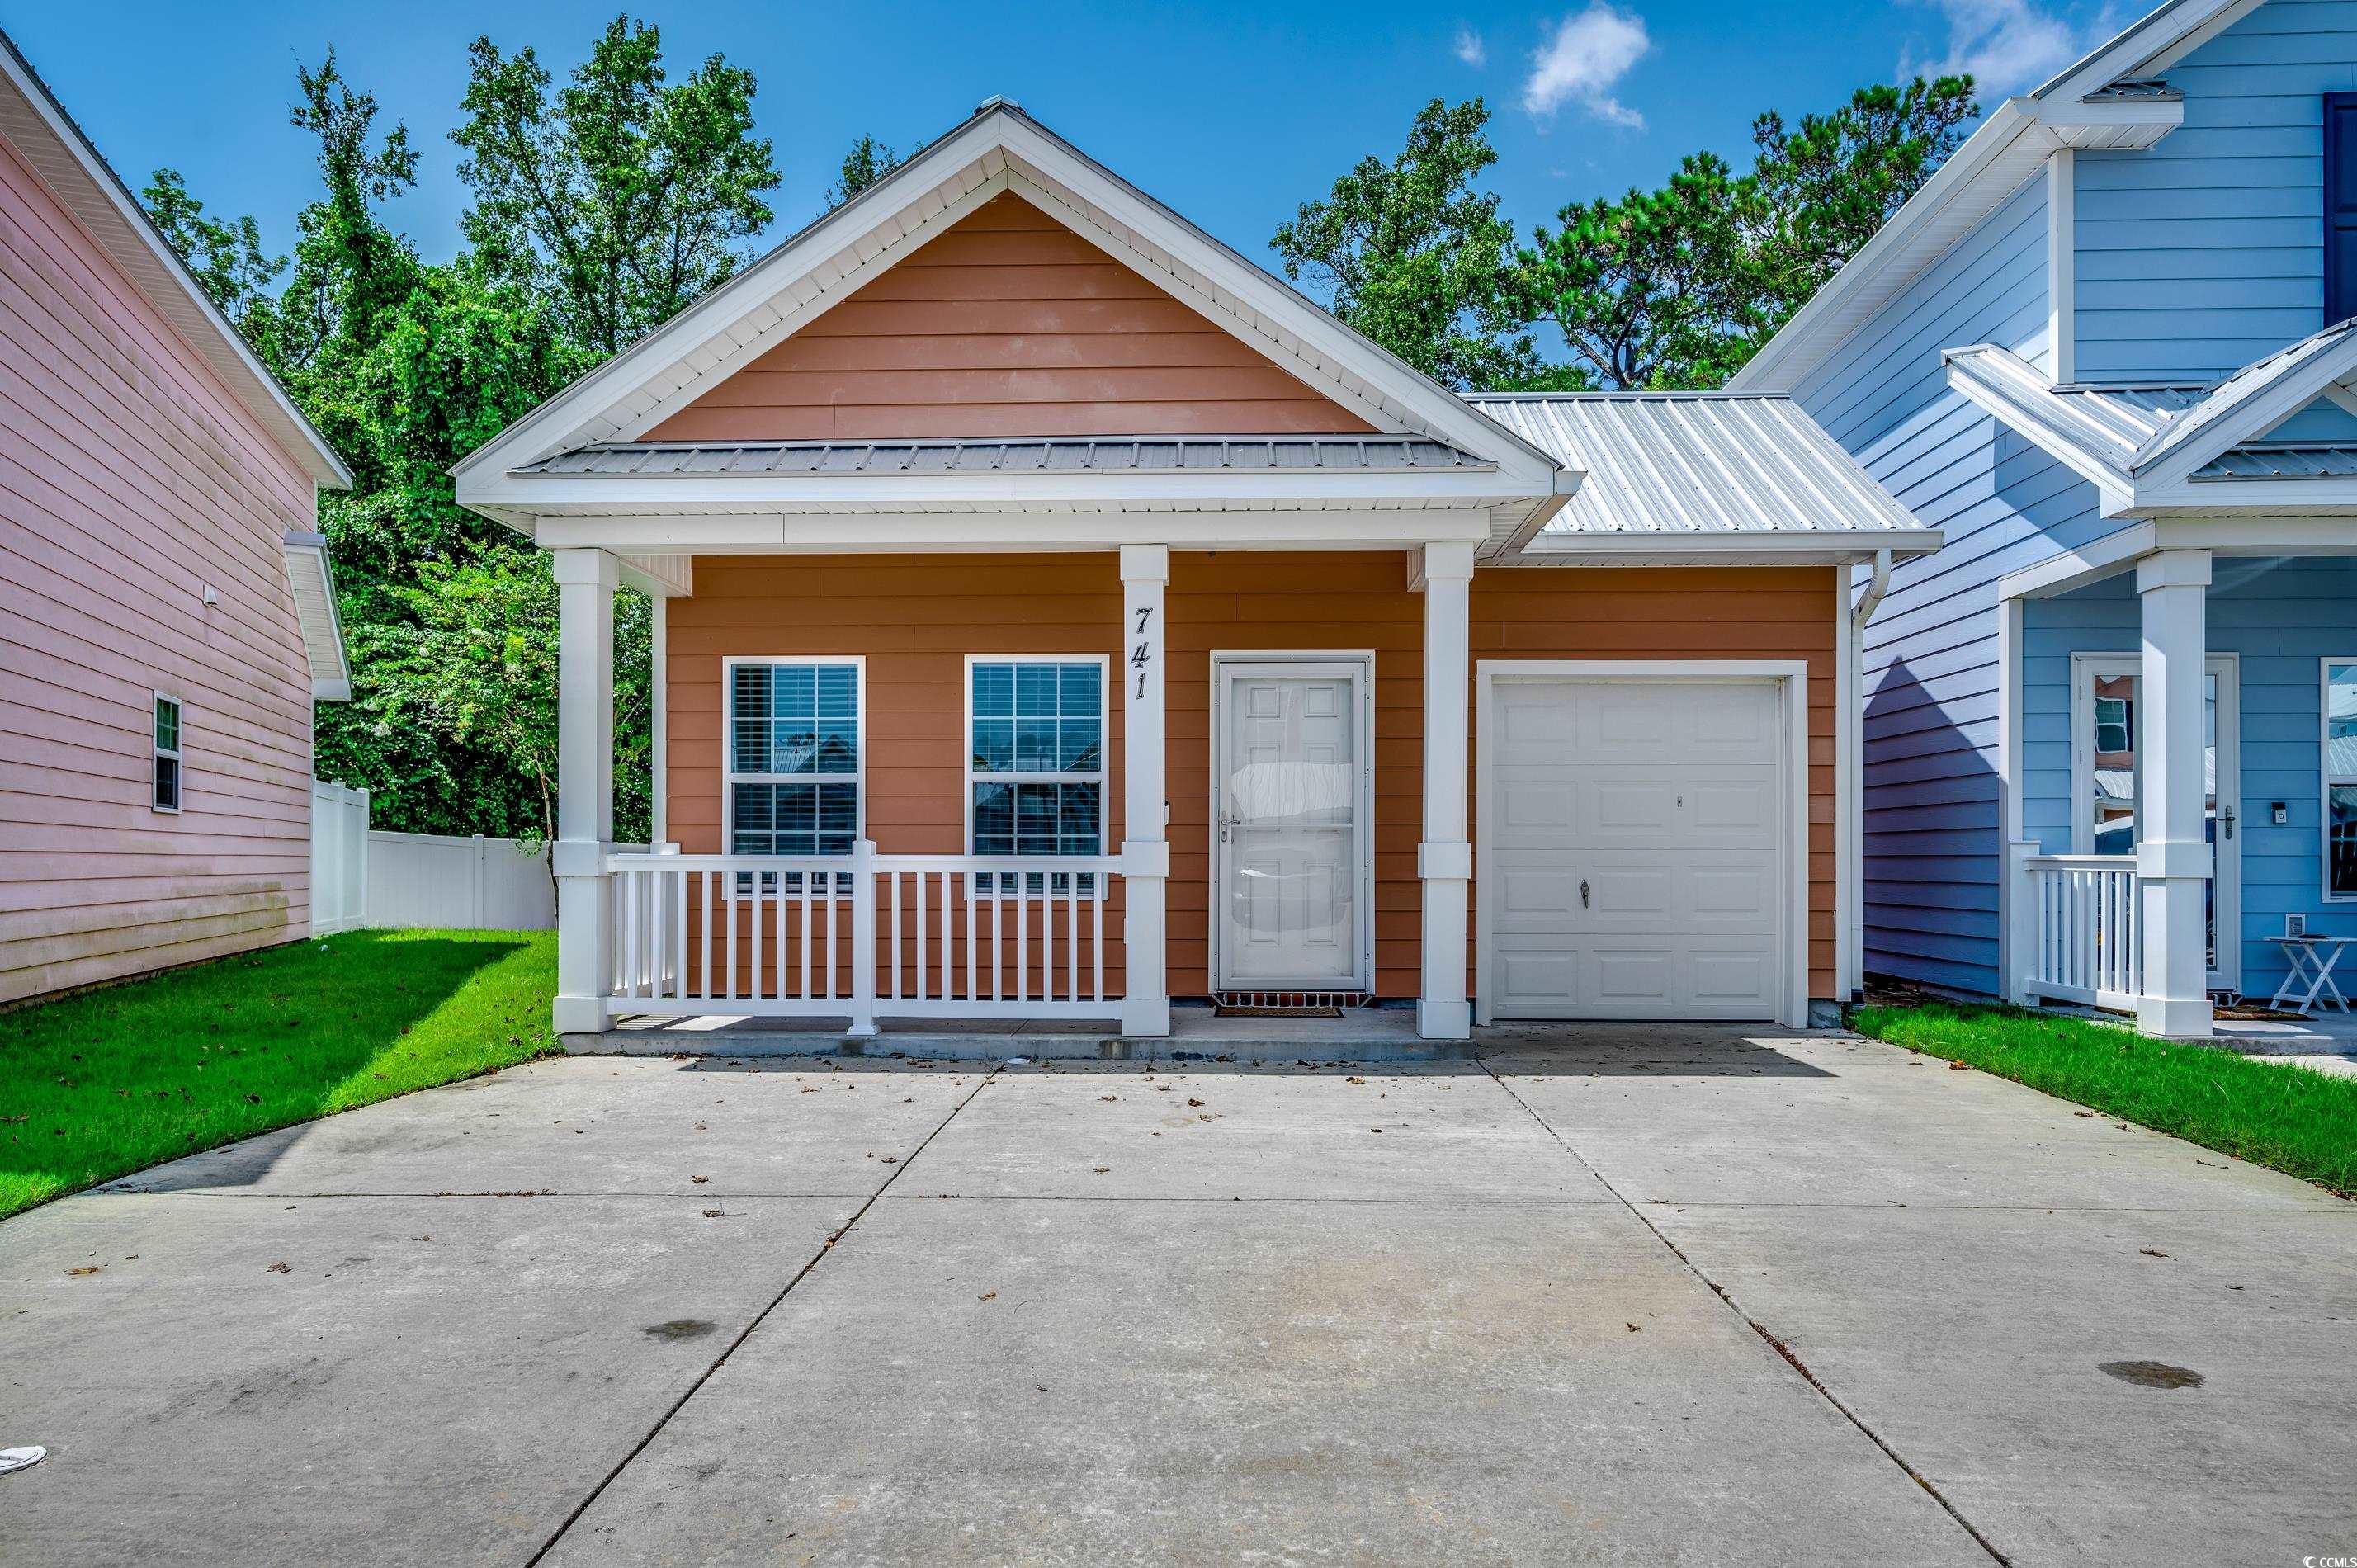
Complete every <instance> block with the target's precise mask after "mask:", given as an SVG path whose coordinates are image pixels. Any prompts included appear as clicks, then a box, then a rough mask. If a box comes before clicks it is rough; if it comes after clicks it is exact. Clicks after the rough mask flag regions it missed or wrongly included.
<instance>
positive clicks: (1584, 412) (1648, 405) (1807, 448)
mask: <svg viewBox="0 0 2357 1568" xmlns="http://www.w3.org/2000/svg"><path fill="white" fill-rule="evenodd" d="M1466 401H1467V402H1468V403H1471V404H1473V405H1474V406H1475V407H1477V408H1479V409H1480V411H1481V412H1482V413H1486V414H1488V415H1489V416H1490V417H1491V418H1492V419H1494V420H1496V421H1498V422H1499V423H1500V424H1504V425H1507V426H1508V427H1510V428H1511V429H1512V430H1513V431H1514V432H1515V433H1516V434H1518V435H1522V436H1523V438H1524V439H1525V440H1528V441H1530V442H1532V443H1533V444H1534V445H1536V446H1541V447H1544V449H1545V450H1546V451H1548V452H1549V453H1551V454H1552V455H1553V456H1555V459H1556V460H1557V461H1558V462H1560V463H1562V464H1563V466H1564V467H1566V468H1571V469H1577V470H1579V471H1582V472H1585V473H1586V474H1587V479H1586V481H1585V482H1584V483H1582V484H1581V486H1580V487H1579V489H1578V492H1577V494H1575V495H1574V496H1573V497H1572V498H1571V499H1570V500H1569V501H1567V502H1566V503H1565V505H1564V508H1563V510H1561V511H1560V512H1558V513H1556V514H1555V517H1554V518H1553V519H1552V520H1551V521H1549V522H1548V523H1547V525H1546V527H1545V528H1544V529H1543V530H1541V531H1540V535H1539V537H1540V538H1541V539H1545V538H1548V537H1557V536H1562V535H1566V534H1579V533H1614V534H1679V533H1822V532H1915V531H1917V530H1920V529H1921V528H1922V527H1923V524H1922V523H1921V522H1920V521H1917V520H1916V518H1915V517H1914V516H1913V514H1911V513H1910V512H1909V511H1908V510H1907V509H1906V508H1904V507H1902V506H1900V504H1899V503H1898V501H1896V500H1894V499H1892V498H1891V496H1890V494H1889V492H1888V491H1886V490H1885V489H1883V488H1882V487H1881V486H1880V485H1878V484H1877V483H1876V482H1875V481H1874V479H1873V478H1872V477H1871V476H1869V475H1868V474H1867V471H1866V470H1865V469H1864V468H1862V467H1859V466H1858V464H1857V459H1855V458H1853V457H1852V456H1850V455H1849V454H1848V453H1847V452H1846V451H1844V450H1843V449H1842V447H1841V446H1840V445H1839V444H1838V443H1836V442H1835V440H1834V439H1833V437H1832V436H1830V435H1826V434H1825V433H1824V430H1823V429H1821V428H1820V427H1819V426H1818V424H1816V422H1815V421H1814V420H1813V419H1811V418H1809V416H1808V415H1807V414H1806V413H1803V412H1802V411H1801V409H1800V407H1799V406H1798V405H1797V404H1795V403H1793V402H1792V400H1791V399H1790V398H1787V397H1781V396H1770V395H1757V396H1755V395H1747V394H1741V393H1730V392H1554V393H1538V392H1525V393H1513V392H1471V393H1468V394H1467V395H1466Z"/></svg>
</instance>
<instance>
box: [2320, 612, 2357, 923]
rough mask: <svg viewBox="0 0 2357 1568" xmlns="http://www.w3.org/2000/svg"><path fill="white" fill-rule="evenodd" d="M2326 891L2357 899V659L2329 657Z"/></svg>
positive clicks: (2324, 697)
mask: <svg viewBox="0 0 2357 1568" xmlns="http://www.w3.org/2000/svg"><path fill="white" fill-rule="evenodd" d="M2323 688H2324V689H2323V693H2322V700H2323V703H2324V757H2323V771H2324V896H2325V897H2328V898H2350V899H2357V658H2352V659H2329V660H2325V662H2324V682H2323Z"/></svg>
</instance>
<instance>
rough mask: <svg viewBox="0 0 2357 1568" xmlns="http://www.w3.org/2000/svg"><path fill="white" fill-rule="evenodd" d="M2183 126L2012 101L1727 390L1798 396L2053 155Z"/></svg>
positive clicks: (2110, 108)
mask: <svg viewBox="0 0 2357 1568" xmlns="http://www.w3.org/2000/svg"><path fill="white" fill-rule="evenodd" d="M2184 118H2185V105H2184V103H2183V102H2181V101H2179V100H2176V99H2123V100H2119V101H2117V102H2104V103H2092V104H2091V103H2078V102H2072V103H2067V104H2065V103H2052V102H2041V101H2040V100H2039V99H2036V98H2008V99H2007V100H2006V101H2005V102H2002V103H1999V104H1998V105H1997V106H1996V109H1995V110H1994V111H1992V112H1991V113H1990V114H1989V116H1988V118H1987V119H1986V120H1984V121H1982V122H1981V126H1980V129H1978V130H1977V131H1975V132H1974V133H1973V134H1971V135H1970V136H1968V137H1967V138H1965V140H1964V145H1963V146H1961V147H1958V148H1957V149H1956V150H1955V151H1954V152H1953V154H1951V155H1950V156H1949V157H1948V161H1947V162H1946V163H1943V164H1942V165H1941V166H1940V167H1939V168H1938V170H1937V171H1935V172H1934V173H1933V174H1932V177H1931V178H1930V179H1927V180H1925V181H1924V182H1923V184H1922V185H1921V188H1918V189H1917V190H1916V192H1915V194H1914V195H1913V196H1911V197H1910V198H1908V199H1907V203H1906V205H1905V206H1903V207H1901V208H1900V209H1899V210H1898V211H1897V212H1896V213H1894V214H1892V216H1891V219H1890V221H1889V222H1888V223H1885V224H1884V225H1883V226H1882V227H1881V228H1880V229H1879V230H1878V231H1876V233H1875V236H1874V238H1873V239H1871V240H1869V241H1867V242H1866V244H1865V245H1864V246H1863V247H1862V248H1861V249H1860V250H1859V251H1858V252H1857V254H1856V255H1854V256H1852V257H1851V258H1850V259H1849V260H1848V261H1847V262H1846V263H1843V265H1842V268H1841V270H1840V271H1839V272H1836V273H1835V274H1834V275H1833V276H1832V277H1831V278H1830V279H1828V280H1826V283H1825V285H1824V287H1823V288H1820V289H1819V290H1817V292H1816V293H1815V294H1814V295H1811V296H1810V299H1809V302H1808V303H1807V304H1806V305H1804V306H1802V307H1801V308H1800V309H1799V310H1798V311H1796V312H1794V314H1793V316H1792V319H1791V320H1789V321H1787V322H1785V323H1784V325H1783V326H1782V327H1781V328H1779V329H1778V330H1777V332H1776V335H1775V336H1774V337H1772V338H1770V339H1769V340H1768V341H1767V342H1766V343H1765V344H1764V345H1762V346H1761V348H1760V351H1759V352H1758V353H1757V354H1754V355H1753V356H1752V357H1751V359H1750V360H1749V362H1748V363H1747V364H1745V365H1744V367H1743V368H1742V369H1741V370H1739V371H1737V372H1736V373H1735V374H1734V375H1732V376H1730V377H1728V378H1727V391H1728V392H1792V390H1793V389H1794V388H1795V387H1797V386H1798V385H1799V384H1800V383H1801V381H1803V380H1804V379H1806V377H1807V376H1808V374H1809V372H1810V371H1813V370H1815V369H1816V368H1817V366H1819V365H1820V364H1822V363H1824V360H1825V359H1826V358H1827V357H1828V356H1829V355H1831V354H1832V353H1833V351H1834V350H1835V349H1837V348H1839V347H1840V346H1841V345H1842V344H1843V343H1844V342H1846V341H1847V340H1848V338H1850V336H1851V335H1852V334H1853V333H1855V332H1857V330H1858V329H1859V328H1862V327H1864V326H1865V325H1866V323H1867V319H1868V318H1869V317H1871V316H1872V315H1873V313H1874V312H1875V311H1876V310H1878V309H1880V308H1881V307H1882V306H1883V305H1885V304H1887V303H1888V302H1889V300H1891V299H1892V298H1894V297H1896V296H1897V295H1898V294H1899V292H1900V290H1901V289H1903V288H1905V287H1906V286H1907V285H1909V284H1910V283H1912V282H1914V281H1915V279H1917V278H1918V277H1921V275H1922V274H1923V273H1924V272H1925V271H1926V270H1928V269H1929V268H1930V267H1931V266H1932V263H1935V262H1937V261H1938V260H1939V259H1940V258H1941V257H1943V256H1944V255H1946V254H1947V253H1948V252H1949V251H1951V250H1953V248H1954V247H1955V246H1956V245H1957V244H1958V243H1959V242H1962V241H1963V240H1964V238H1965V237H1966V236H1967V235H1968V234H1969V233H1970V232H1971V231H1972V230H1973V228H1974V227H1975V225H1977V224H1978V223H1979V222H1981V221H1982V220H1984V219H1986V217H1987V216H1988V215H1989V214H1990V213H1992V212H1995V211H1996V209H1998V208H1999V207H2001V206H2003V205H2004V204H2005V202H2006V201H2007V200H2008V199H2011V197H2012V196H2013V194H2014V192H2016V191H2017V190H2019V189H2020V188H2021V187H2022V186H2023V185H2024V184H2025V183H2027V182H2028V181H2029V179H2030V178H2032V177H2035V176H2036V175H2038V174H2039V173H2040V172H2041V171H2042V170H2043V169H2044V167H2045V164H2046V156H2047V155H2048V154H2049V153H2050V152H2053V151H2054V150H2055V149H2057V148H2060V147H2081V146H2085V147H2139V146H2149V145H2152V144H2153V143H2154V142H2156V141H2158V140H2159V139H2160V138H2161V137H2162V136H2164V135H2167V134H2169V132H2170V131H2172V130H2174V129H2176V128H2177V127H2178V126H2179V125H2180V124H2183V123H2184Z"/></svg>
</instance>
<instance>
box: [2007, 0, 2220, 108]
mask: <svg viewBox="0 0 2357 1568" xmlns="http://www.w3.org/2000/svg"><path fill="white" fill-rule="evenodd" d="M2259 5H2260V0H2169V3H2168V4H2166V5H2161V6H2159V7H2158V8H2156V9H2155V10H2153V11H2151V12H2148V13H2147V15H2146V16H2143V17H2142V18H2141V19H2139V20H2137V21H2136V22H2134V23H2132V24H2130V25H2129V26H2128V27H2126V28H2125V29H2124V30H2122V31H2121V32H2119V33H2117V34H2115V35H2114V36H2113V37H2112V38H2110V39H2109V40H2108V41H2106V42H2104V43H2102V44H2099V45H2097V46H2096V47H2095V48H2093V50H2091V51H2090V52H2089V53H2088V54H2087V55H2086V56H2085V57H2084V58H2083V59H2081V60H2080V61H2079V62H2078V63H2077V64H2076V65H2073V66H2072V67H2070V68H2069V69H2068V70H2064V71H2063V72H2062V74H2061V75H2060V76H2058V77H2056V78H2055V79H2054V80H2053V81H2050V82H2048V83H2047V84H2046V85H2045V86H2043V87H2041V88H2040V89H2038V90H2037V91H2036V93H2035V94H2034V95H2033V96H2035V97H2037V98H2038V99H2040V100H2041V101H2045V102H2053V101H2057V100H2073V101H2075V100H2078V99H2083V98H2085V97H2086V96H2087V95H2088V94H2089V93H2091V92H2101V91H2103V90H2104V88H2106V87H2109V86H2111V85H2112V84H2113V83H2114V82H2115V81H2137V80H2140V79H2142V78H2145V77H2148V76H2151V75H2152V74H2153V73H2154V72H2156V71H2162V70H2168V69H2169V67H2170V66H2172V65H2175V64H2176V63H2177V62H2178V61H2179V60H2181V59H2184V58H2185V57H2186V56H2187V55H2189V54H2190V53H2192V52H2193V51H2194V50H2195V49H2197V48H2201V46H2202V45H2203V44H2205V43H2208V42H2209V41H2210V40H2211V39H2212V38H2216V37H2217V36H2218V35H2219V34H2220V33H2222V32H2223V31H2225V30H2226V29H2227V28H2228V27H2233V25H2234V24H2235V23H2236V22H2239V21H2241V20H2242V19H2243V18H2244V16H2249V15H2250V14H2251V13H2252V12H2254V11H2255V10H2257V9H2258V8H2259Z"/></svg>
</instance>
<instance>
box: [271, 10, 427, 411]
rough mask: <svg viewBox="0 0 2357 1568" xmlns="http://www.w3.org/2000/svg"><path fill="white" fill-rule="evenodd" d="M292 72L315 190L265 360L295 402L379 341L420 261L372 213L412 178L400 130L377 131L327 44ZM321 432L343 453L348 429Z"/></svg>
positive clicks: (412, 155)
mask: <svg viewBox="0 0 2357 1568" xmlns="http://www.w3.org/2000/svg"><path fill="white" fill-rule="evenodd" d="M295 78H296V87H297V89H298V91H299V93H300V96H299V97H298V98H297V99H296V102H295V105H294V107H293V108H292V109H291V110H289V111H288V113H287V119H288V121H289V122H290V123H291V124H293V125H294V126H295V128H296V130H298V131H308V132H310V133H311V134H312V135H313V136H314V137H316V138H317V141H318V145H319V152H318V166H319V178H320V184H321V186H322V187H323V194H322V195H321V197H320V199H318V200H317V201H314V202H312V203H311V204H310V205H308V206H307V207H306V208H304V209H303V210H302V212H301V213H300V214H299V215H298V216H297V218H296V229H297V235H296V242H295V274H294V276H293V277H292V278H291V279H290V280H289V281H288V283H287V285H286V292H285V295H283V296H282V297H281V298H280V300H279V306H278V311H277V320H276V328H277V329H276V334H275V340H274V343H272V344H271V345H270V346H269V349H268V351H267V356H266V357H268V358H269V359H270V360H272V362H273V363H274V364H275V365H276V366H277V367H278V369H279V371H280V372H281V373H282V374H283V375H286V376H288V377H290V378H291V379H292V380H294V381H295V382H296V386H295V390H296V392H297V395H298V400H299V399H300V396H301V394H302V393H303V392H305V391H307V390H308V391H313V392H320V391H328V390H332V389H333V388H334V387H335V385H336V384H337V382H338V381H339V378H340V377H341V375H342V373H343V370H344V366H345V363H346V362H347V361H348V360H349V359H350V357H351V356H352V355H354V354H356V353H358V352H359V351H361V349H364V348H365V347H366V346H367V345H369V344H371V343H373V342H375V341H376V340H377V338H379V337H380V336H381V335H382V329H383V322H384V317H385V316H386V315H387V313H389V312H390V311H392V310H393V308H394V307H395V306H399V305H400V304H401V303H402V301H404V300H405V299H407V298H408V297H409V291H410V290H411V288H413V287H414V286H415V284H416V281H417V275H418V265H419V263H418V261H417V255H416V252H415V251H414V249H413V248H412V247H411V245H410V243H409V242H408V241H407V240H406V239H404V238H403V237H401V236H400V235H397V234H395V233H393V231H392V230H391V229H389V228H387V227H386V226H385V224H384V223H383V221H382V220H381V219H380V218H379V217H378V216H377V208H378V205H379V204H380V203H382V202H384V201H388V200H390V199H393V197H395V196H398V195H400V194H401V193H402V192H403V191H404V190H407V189H408V188H410V187H411V186H413V185H414V184H416V183H417V153H416V150H415V149H414V148H413V147H411V146H410V145H409V131H408V128H407V127H406V126H403V125H399V124H396V125H394V126H393V129H392V130H390V131H388V132H386V133H385V134H384V135H383V136H382V137H381V138H380V137H378V136H377V134H376V114H377V102H376V95H375V94H374V93H371V92H357V93H356V92H354V91H352V90H351V87H350V84H349V83H347V82H346V81H344V78H343V73H342V71H341V70H339V68H338V67H337V64H336V51H335V50H334V49H332V48H331V49H329V50H328V57H327V59H325V60H324V61H323V62H322V63H321V64H320V66H319V68H318V69H317V70H311V69H310V68H309V67H307V66H304V65H301V64H299V63H298V64H297V65H296V69H295ZM306 412H307V413H312V416H313V419H314V422H315V423H318V422H319V416H318V414H317V413H316V412H314V411H313V410H311V409H310V408H308V407H307V409H306ZM322 428H323V429H324V430H326V433H327V435H328V437H329V438H330V439H331V440H336V441H337V446H338V448H339V450H341V449H342V447H343V446H344V442H343V441H342V440H340V439H338V438H339V437H340V436H343V435H346V434H347V432H345V431H343V430H339V429H336V428H329V427H328V425H327V424H324V423H323V424H322ZM348 456H349V455H348Z"/></svg>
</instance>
